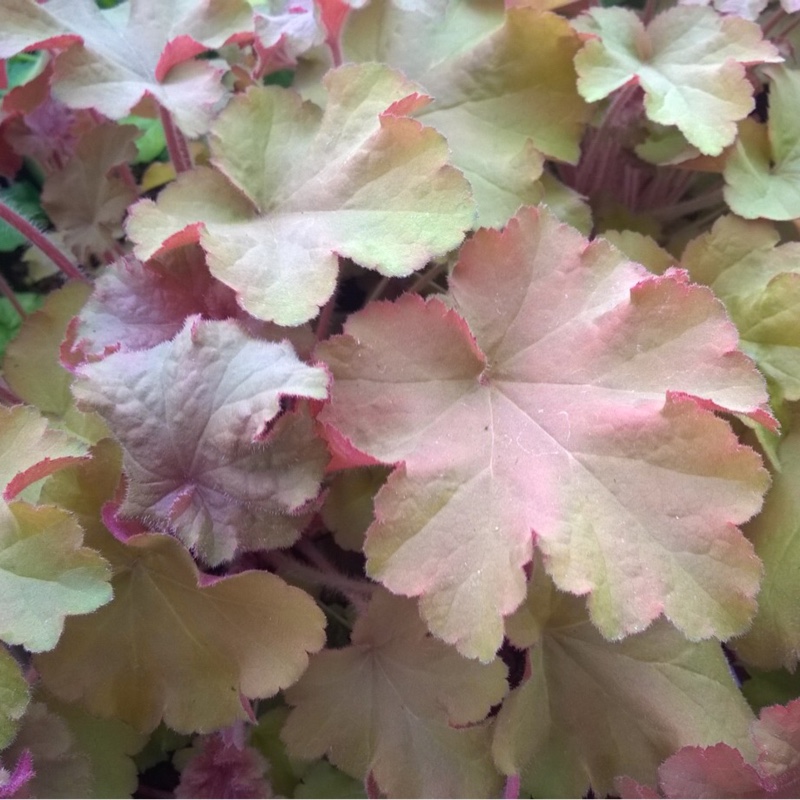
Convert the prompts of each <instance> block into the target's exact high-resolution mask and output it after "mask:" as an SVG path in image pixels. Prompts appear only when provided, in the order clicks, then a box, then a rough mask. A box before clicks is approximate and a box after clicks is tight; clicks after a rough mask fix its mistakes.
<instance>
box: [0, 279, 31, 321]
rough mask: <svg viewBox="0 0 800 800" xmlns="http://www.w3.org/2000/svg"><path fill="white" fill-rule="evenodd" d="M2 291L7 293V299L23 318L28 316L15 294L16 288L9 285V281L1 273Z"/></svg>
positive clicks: (0, 287) (0, 291)
mask: <svg viewBox="0 0 800 800" xmlns="http://www.w3.org/2000/svg"><path fill="white" fill-rule="evenodd" d="M0 293H2V294H4V295H5V298H6V300H8V302H9V303H11V306H12V308H13V309H14V311H16V312H17V314H19V315H20V317H21V318H22V319H26V318H27V316H28V312H27V311H26V310H25V309H24V308H23V307H22V306H21V305H20V302H19V300H17V296H16V295H15V294H14V290H13V289H12V288H11V286H9V284H8V281H7V280H6V279H5V278H4V277H3V276H2V275H0Z"/></svg>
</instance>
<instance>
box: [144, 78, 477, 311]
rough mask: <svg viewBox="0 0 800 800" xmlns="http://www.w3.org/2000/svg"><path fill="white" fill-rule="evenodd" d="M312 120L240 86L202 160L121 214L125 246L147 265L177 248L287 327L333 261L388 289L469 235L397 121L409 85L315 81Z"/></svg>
mask: <svg viewBox="0 0 800 800" xmlns="http://www.w3.org/2000/svg"><path fill="white" fill-rule="evenodd" d="M325 85H326V87H327V89H328V101H327V105H326V107H325V111H324V112H323V111H322V110H321V109H319V108H318V107H317V106H314V105H312V104H311V103H307V102H306V103H303V102H302V101H301V100H300V97H299V96H298V95H297V94H296V93H295V92H293V91H291V90H286V89H279V88H278V87H274V86H272V87H254V88H251V89H250V90H249V91H248V92H247V93H246V94H243V95H239V96H237V97H236V98H235V99H234V100H233V101H231V103H230V104H229V105H228V107H227V108H226V109H225V111H224V112H223V113H222V114H221V115H220V116H219V118H218V119H217V121H216V123H215V124H214V126H213V130H212V140H211V150H212V160H213V162H214V163H215V165H216V166H217V167H218V169H219V170H220V171H219V172H218V171H215V170H210V169H197V170H194V171H192V172H188V173H186V174H184V175H182V176H181V177H179V178H178V180H177V181H176V182H175V183H174V184H172V185H170V186H168V187H167V188H166V189H165V190H164V191H163V192H162V193H161V195H160V196H159V198H158V201H157V202H156V203H153V202H151V201H149V200H144V201H141V202H140V203H138V204H137V205H135V206H134V207H133V209H132V211H131V216H130V218H129V221H128V234H129V236H130V237H131V239H133V241H134V242H135V243H136V248H135V249H136V254H137V255H138V256H139V257H140V258H142V259H147V258H149V257H151V256H152V255H154V254H158V253H161V252H164V250H165V249H168V248H170V247H177V246H180V245H182V244H186V243H188V242H190V241H199V242H200V244H201V246H202V247H203V248H204V249H205V251H206V252H207V253H208V258H209V267H210V269H211V272H212V273H213V274H214V275H215V276H216V277H217V278H219V279H220V280H221V281H222V282H223V283H227V284H228V285H229V286H232V287H233V288H234V289H235V290H236V292H237V293H238V295H239V301H240V303H241V305H242V306H243V307H244V308H245V309H246V310H247V311H249V312H250V313H251V314H253V315H254V316H256V317H259V318H260V319H264V320H268V321H275V322H277V323H279V324H282V325H299V324H300V323H302V322H305V321H306V320H308V319H310V318H311V317H313V316H315V315H316V314H317V311H318V307H319V306H322V305H324V304H325V303H326V302H327V301H328V299H329V298H330V297H331V295H332V294H333V291H334V288H335V285H336V279H337V275H338V258H337V254H338V255H339V256H346V257H348V258H352V259H353V260H354V261H356V262H358V263H359V264H361V265H362V266H364V267H367V268H369V269H375V270H377V271H378V272H380V273H381V274H383V275H387V276H393V277H401V276H405V275H409V274H410V273H412V272H414V271H415V270H417V269H420V268H421V267H423V266H424V265H425V264H426V263H427V262H428V261H429V259H431V258H432V257H434V256H440V255H444V254H445V253H447V252H448V251H449V250H451V249H452V248H454V247H456V246H458V244H459V243H460V242H461V240H462V238H463V236H464V232H465V231H466V230H467V229H468V228H470V227H471V226H472V223H473V220H474V207H473V202H472V199H471V196H470V192H469V185H468V184H467V182H466V180H465V179H464V177H463V175H461V173H459V172H458V171H457V170H455V169H454V168H453V167H451V166H449V165H448V163H447V162H448V159H449V153H448V149H447V145H446V143H445V141H444V139H443V138H442V137H441V136H440V135H439V134H438V133H436V132H435V131H434V130H433V129H431V128H425V127H423V126H422V125H421V124H420V123H419V122H417V121H415V120H412V119H409V118H408V117H407V116H404V114H406V113H409V112H410V111H412V110H413V109H414V108H416V107H417V106H419V105H423V104H425V102H426V100H425V99H424V98H422V97H420V95H419V94H418V92H419V88H420V87H419V86H417V85H416V84H412V83H411V82H409V81H408V80H406V79H405V78H403V77H402V76H400V75H399V74H398V73H395V72H392V71H391V70H389V69H387V68H386V67H384V66H382V65H379V64H368V65H367V64H361V65H349V66H344V67H341V68H340V69H338V70H335V71H333V72H330V73H328V75H327V76H326V78H325Z"/></svg>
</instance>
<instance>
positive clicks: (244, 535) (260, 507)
mask: <svg viewBox="0 0 800 800" xmlns="http://www.w3.org/2000/svg"><path fill="white" fill-rule="evenodd" d="M79 374H80V375H81V376H82V377H83V378H84V380H80V381H78V382H76V384H75V386H74V389H73V391H74V393H75V396H76V397H77V398H78V400H79V403H80V405H82V406H83V407H85V408H91V409H94V410H96V411H97V412H98V413H99V414H100V416H102V417H103V418H104V419H105V420H106V422H107V423H108V425H109V427H110V428H111V431H112V432H113V434H114V436H115V437H116V438H117V439H118V440H119V442H120V443H121V445H122V448H123V450H124V452H125V461H124V468H125V472H126V474H127V476H128V480H129V488H128V492H127V495H126V497H125V501H124V503H123V504H122V506H121V508H120V512H121V514H122V516H124V517H144V518H146V519H147V520H149V521H151V522H152V523H153V524H162V525H165V526H167V527H168V528H169V529H170V530H173V531H174V532H175V533H176V534H177V535H178V536H179V537H180V539H181V540H182V541H183V542H184V543H185V544H186V545H187V547H190V548H193V549H195V550H196V551H197V553H198V554H199V555H200V557H201V558H203V560H204V561H206V562H207V563H209V564H211V565H217V564H220V563H221V562H223V561H227V560H230V559H231V558H233V556H234V554H235V553H236V550H237V547H240V548H242V549H249V550H253V549H269V548H273V547H288V546H289V545H291V544H293V543H294V542H295V541H296V540H297V538H298V537H299V536H300V533H301V531H302V529H303V527H304V526H305V524H306V522H307V518H304V517H303V516H302V515H301V514H300V512H301V511H303V510H305V509H304V505H305V504H307V503H308V502H309V501H311V500H313V499H314V498H316V496H317V494H318V491H319V486H320V482H321V480H322V474H323V470H324V468H325V463H326V461H327V451H326V449H325V447H324V445H323V444H322V442H321V441H320V440H319V439H317V438H316V437H315V436H314V433H313V430H312V421H311V419H310V417H309V415H308V414H307V412H306V411H304V410H302V409H301V410H297V411H293V412H288V413H283V414H280V415H279V412H280V410H281V402H282V400H283V398H287V399H288V398H290V397H297V398H303V397H308V398H316V399H317V400H322V399H324V398H325V397H326V396H327V388H326V386H327V380H328V379H327V376H326V374H325V371H324V370H323V369H321V368H319V367H309V366H306V365H305V364H303V363H302V362H301V361H300V360H299V359H298V358H297V356H296V355H295V353H294V350H293V349H292V346H291V345H290V344H289V343H288V342H282V343H279V344H278V343H274V342H264V341H260V340H257V339H253V338H251V337H249V336H248V335H247V334H246V333H245V332H244V331H243V330H242V329H241V328H240V327H239V326H238V325H237V324H236V323H235V322H232V321H204V320H200V319H199V318H198V317H191V318H189V319H188V320H187V322H186V325H185V326H184V328H183V330H182V331H181V332H180V333H179V334H178V335H177V336H176V337H175V338H174V339H172V340H171V341H167V342H164V343H163V344H160V345H156V346H155V347H151V348H150V349H148V350H140V351H135V352H129V353H125V352H120V353H114V354H112V355H110V356H108V357H107V358H105V359H104V360H103V361H100V362H98V363H93V364H87V365H85V366H83V367H82V368H81V369H80V371H79Z"/></svg>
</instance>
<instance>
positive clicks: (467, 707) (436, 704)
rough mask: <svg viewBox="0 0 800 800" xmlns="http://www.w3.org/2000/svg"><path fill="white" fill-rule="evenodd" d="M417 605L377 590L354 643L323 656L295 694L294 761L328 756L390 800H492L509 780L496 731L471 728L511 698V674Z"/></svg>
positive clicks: (291, 696) (286, 734) (289, 737)
mask: <svg viewBox="0 0 800 800" xmlns="http://www.w3.org/2000/svg"><path fill="white" fill-rule="evenodd" d="M416 605H417V604H416V603H415V602H414V601H412V600H408V599H405V598H398V597H393V596H391V595H389V594H388V593H387V592H385V591H383V590H377V591H376V593H375V595H374V597H373V599H372V601H371V604H370V607H369V609H368V610H367V612H366V614H364V615H363V616H361V617H359V619H358V622H357V623H356V625H355V627H354V629H353V634H352V637H351V644H350V645H349V646H348V647H345V648H342V649H339V650H327V651H325V652H323V653H320V654H318V655H317V656H315V657H314V658H313V659H312V661H311V664H310V666H309V668H308V671H307V672H306V674H305V675H304V676H303V677H302V678H301V679H300V681H299V682H298V683H297V684H296V685H295V686H293V687H292V688H291V689H290V690H289V691H288V692H287V693H286V699H287V701H288V702H289V703H290V704H291V705H293V706H295V709H294V710H293V711H292V713H291V714H290V716H289V719H288V721H287V723H286V726H285V727H284V729H283V733H282V737H283V739H284V740H285V741H286V743H287V746H288V748H289V753H290V754H291V755H292V756H294V757H297V758H319V757H320V756H322V755H327V757H328V759H329V760H330V761H331V762H332V763H333V764H334V765H335V766H337V767H339V768H340V769H342V770H344V771H345V772H347V773H349V774H350V775H352V776H353V777H356V778H361V779H364V778H365V777H366V775H367V773H369V772H371V773H372V775H373V777H374V779H375V781H376V782H377V784H378V786H379V787H380V788H381V790H382V791H383V792H385V793H387V794H388V795H390V796H401V797H486V796H492V795H494V794H496V793H497V791H498V790H499V788H500V779H499V776H498V775H497V773H496V772H495V770H494V768H493V766H492V764H491V759H490V758H489V757H488V756H489V753H488V748H489V738H488V730H487V728H486V726H485V725H483V726H473V727H466V728H463V726H468V725H469V724H470V723H475V722H479V721H480V720H482V719H484V717H486V715H487V714H488V713H489V709H490V708H491V707H492V705H494V704H495V703H497V702H499V701H500V700H501V699H502V697H503V695H504V694H505V691H506V682H505V667H504V666H503V664H502V662H501V661H499V660H497V661H495V662H494V663H492V664H489V665H482V664H478V663H476V662H474V661H468V660H467V659H465V658H463V657H462V656H460V655H459V654H458V653H456V652H455V650H453V649H452V648H450V647H448V646H447V645H445V644H443V643H442V642H437V641H436V640H435V639H432V638H431V637H430V636H428V635H427V631H426V629H425V625H424V623H423V622H422V620H421V619H420V617H419V614H418V613H417V607H416ZM450 725H458V726H462V727H460V728H459V729H456V728H452V727H450Z"/></svg>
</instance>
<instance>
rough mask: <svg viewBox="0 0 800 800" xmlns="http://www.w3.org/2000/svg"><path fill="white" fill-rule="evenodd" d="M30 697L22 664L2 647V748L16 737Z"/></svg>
mask: <svg viewBox="0 0 800 800" xmlns="http://www.w3.org/2000/svg"><path fill="white" fill-rule="evenodd" d="M29 699H30V689H29V687H28V682H27V681H26V680H25V678H24V677H23V675H22V669H21V668H20V665H19V664H18V663H17V660H16V659H15V658H14V656H12V655H11V653H9V652H8V650H7V649H6V648H5V647H0V748H5V747H6V745H8V743H9V742H10V741H11V740H12V739H13V738H14V736H15V734H16V732H17V728H18V723H19V721H20V719H21V718H22V715H23V714H24V713H25V709H26V708H27V707H28V701H29ZM6 763H7V760H6Z"/></svg>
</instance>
